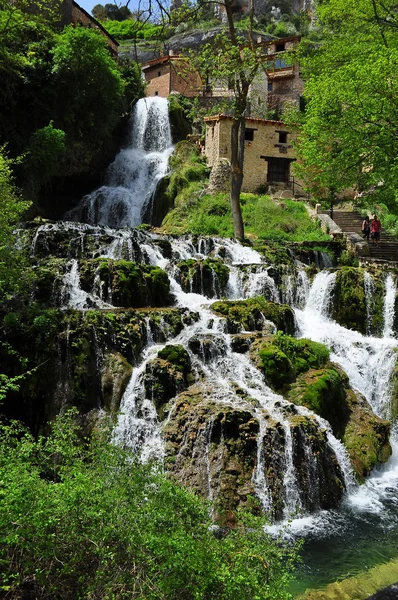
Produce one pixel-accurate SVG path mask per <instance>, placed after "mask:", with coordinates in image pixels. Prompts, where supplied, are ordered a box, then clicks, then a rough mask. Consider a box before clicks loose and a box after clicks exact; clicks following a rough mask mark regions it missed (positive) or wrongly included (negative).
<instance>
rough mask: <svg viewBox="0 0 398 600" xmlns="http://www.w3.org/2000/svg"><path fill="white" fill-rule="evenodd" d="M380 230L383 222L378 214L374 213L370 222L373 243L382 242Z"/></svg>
mask: <svg viewBox="0 0 398 600" xmlns="http://www.w3.org/2000/svg"><path fill="white" fill-rule="evenodd" d="M380 231H381V223H380V221H379V219H378V218H377V215H374V216H373V219H372V220H371V222H370V235H371V238H372V240H373V243H374V244H376V246H378V245H379V242H380Z"/></svg>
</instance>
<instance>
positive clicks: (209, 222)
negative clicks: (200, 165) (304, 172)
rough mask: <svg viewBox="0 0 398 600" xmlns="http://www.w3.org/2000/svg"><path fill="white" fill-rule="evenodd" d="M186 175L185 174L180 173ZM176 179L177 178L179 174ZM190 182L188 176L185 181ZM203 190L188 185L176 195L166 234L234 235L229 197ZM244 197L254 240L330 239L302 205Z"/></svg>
mask: <svg viewBox="0 0 398 600" xmlns="http://www.w3.org/2000/svg"><path fill="white" fill-rule="evenodd" d="M182 172H184V171H183V170H182V171H181V172H180V171H177V172H176V173H182ZM188 172H189V170H188ZM185 174H187V170H185ZM203 174H205V171H203ZM175 177H176V178H177V174H176V175H175ZM186 179H187V177H185V178H184V180H186ZM203 183H204V180H203ZM203 187H204V185H202V186H189V187H188V186H187V183H186V182H185V183H184V185H181V188H182V190H181V192H179V193H178V194H177V195H176V199H175V208H174V210H173V211H171V212H170V213H169V214H168V215H167V216H166V218H165V220H164V222H163V227H164V229H165V231H167V232H170V233H173V232H177V231H178V232H187V233H194V234H197V235H200V234H201V235H221V236H225V237H231V236H232V235H233V226H232V216H231V208H230V205H229V200H228V197H227V194H222V193H219V194H216V195H214V196H210V195H207V194H205V195H202V194H199V193H197V190H201V189H203ZM240 197H241V205H242V214H243V220H244V224H245V230H246V233H247V234H249V235H250V237H256V238H259V239H260V240H267V241H272V240H274V241H278V242H281V241H286V242H301V241H326V240H329V236H328V235H326V234H325V233H324V232H323V231H322V229H321V227H320V225H319V222H318V221H314V220H312V219H311V218H310V216H309V215H308V212H307V209H306V208H305V205H304V203H302V202H297V201H294V200H283V201H282V202H277V201H274V200H272V199H271V198H270V197H268V196H263V195H257V194H246V193H242V194H241V196H240Z"/></svg>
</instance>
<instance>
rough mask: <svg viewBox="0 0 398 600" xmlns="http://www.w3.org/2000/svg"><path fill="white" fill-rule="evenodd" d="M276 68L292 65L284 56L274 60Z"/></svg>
mask: <svg viewBox="0 0 398 600" xmlns="http://www.w3.org/2000/svg"><path fill="white" fill-rule="evenodd" d="M274 67H275V69H284V68H285V67H290V65H288V64H287V62H286V61H285V60H284V59H283V58H277V59H276V60H275V62H274Z"/></svg>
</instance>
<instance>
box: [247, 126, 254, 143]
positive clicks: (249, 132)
mask: <svg viewBox="0 0 398 600" xmlns="http://www.w3.org/2000/svg"><path fill="white" fill-rule="evenodd" d="M245 140H246V142H252V141H253V140H254V129H247V128H246V129H245Z"/></svg>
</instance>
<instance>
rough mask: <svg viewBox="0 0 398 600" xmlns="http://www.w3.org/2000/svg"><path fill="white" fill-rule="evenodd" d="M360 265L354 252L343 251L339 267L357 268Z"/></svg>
mask: <svg viewBox="0 0 398 600" xmlns="http://www.w3.org/2000/svg"><path fill="white" fill-rule="evenodd" d="M358 264H359V261H358V258H357V257H356V256H355V254H353V253H352V252H349V251H348V250H343V252H342V253H341V254H340V257H339V265H340V266H341V267H357V266H358Z"/></svg>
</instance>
